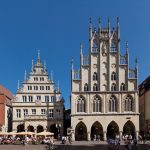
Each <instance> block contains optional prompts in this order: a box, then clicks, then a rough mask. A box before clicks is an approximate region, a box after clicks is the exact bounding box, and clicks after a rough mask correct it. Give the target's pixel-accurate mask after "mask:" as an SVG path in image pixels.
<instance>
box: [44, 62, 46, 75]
mask: <svg viewBox="0 0 150 150" xmlns="http://www.w3.org/2000/svg"><path fill="white" fill-rule="evenodd" d="M44 72H46V60H44Z"/></svg>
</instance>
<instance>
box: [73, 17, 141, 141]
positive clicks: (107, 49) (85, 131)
mask: <svg viewBox="0 0 150 150" xmlns="http://www.w3.org/2000/svg"><path fill="white" fill-rule="evenodd" d="M71 76H72V79H71V88H72V89H71V128H72V139H73V140H94V139H95V138H100V139H103V140H106V139H107V138H115V136H116V135H117V134H119V135H120V137H121V136H122V135H123V134H131V135H132V136H133V137H138V133H139V109H138V107H139V101H138V85H137V84H138V64H137V59H136V60H135V68H134V69H130V68H129V51H128V44H126V53H125V55H121V53H120V25H119V18H117V26H116V28H113V29H111V28H110V21H109V19H108V26H107V27H106V28H102V27H101V23H100V18H99V21H98V30H96V28H94V30H93V28H92V21H91V19H90V27H89V54H88V55H87V56H85V55H83V50H82V45H81V47H80V69H79V70H75V69H74V64H73V62H72V70H71Z"/></svg>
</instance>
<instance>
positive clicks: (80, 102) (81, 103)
mask: <svg viewBox="0 0 150 150" xmlns="http://www.w3.org/2000/svg"><path fill="white" fill-rule="evenodd" d="M77 112H85V99H84V98H83V97H82V96H80V97H79V98H78V99H77Z"/></svg>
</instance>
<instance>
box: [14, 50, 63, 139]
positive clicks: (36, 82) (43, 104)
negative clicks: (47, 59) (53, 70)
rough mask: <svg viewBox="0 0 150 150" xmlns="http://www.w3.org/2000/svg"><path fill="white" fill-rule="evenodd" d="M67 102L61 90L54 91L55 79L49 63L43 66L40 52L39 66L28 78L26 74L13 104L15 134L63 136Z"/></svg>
mask: <svg viewBox="0 0 150 150" xmlns="http://www.w3.org/2000/svg"><path fill="white" fill-rule="evenodd" d="M63 110H64V100H63V99H62V97H61V92H60V89H59V87H58V88H56V87H55V83H54V80H53V75H52V74H51V78H50V79H49V76H48V72H47V69H46V63H44V66H43V64H42V63H41V59H40V51H38V59H37V62H36V64H34V62H33V61H32V67H31V71H30V74H29V78H27V75H26V72H25V77H24V81H23V84H22V87H20V85H19V82H18V90H17V93H16V98H15V101H14V102H13V131H17V132H21V131H31V132H35V133H39V132H42V131H50V132H54V133H55V138H57V136H58V134H62V133H63Z"/></svg>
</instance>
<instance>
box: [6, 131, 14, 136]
mask: <svg viewBox="0 0 150 150" xmlns="http://www.w3.org/2000/svg"><path fill="white" fill-rule="evenodd" d="M7 135H16V132H14V131H12V132H7Z"/></svg>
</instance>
